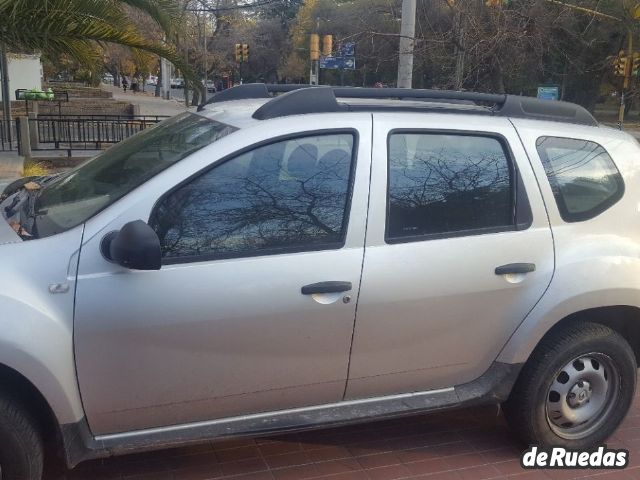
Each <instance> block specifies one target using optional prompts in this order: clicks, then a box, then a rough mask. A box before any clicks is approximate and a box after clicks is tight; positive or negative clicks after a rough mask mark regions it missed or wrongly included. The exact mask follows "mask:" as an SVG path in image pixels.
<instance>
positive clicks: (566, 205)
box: [536, 137, 624, 222]
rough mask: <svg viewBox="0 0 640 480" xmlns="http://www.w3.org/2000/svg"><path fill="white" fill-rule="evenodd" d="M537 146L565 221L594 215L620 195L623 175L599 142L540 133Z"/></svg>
mask: <svg viewBox="0 0 640 480" xmlns="http://www.w3.org/2000/svg"><path fill="white" fill-rule="evenodd" d="M536 146H537V149H538V154H539V155H540V159H541V160H542V164H543V166H544V169H545V172H546V174H547V178H548V179H549V183H550V184H551V189H552V191H553V195H554V197H555V199H556V203H557V204H558V210H559V211H560V215H561V217H562V219H563V220H564V221H565V222H580V221H584V220H589V219H591V218H594V217H596V216H598V215H599V214H601V213H602V212H604V211H605V210H607V209H608V208H610V207H611V206H612V205H614V204H615V203H616V202H617V201H618V200H620V198H622V195H623V194H624V182H623V180H622V176H621V175H620V172H619V171H618V168H617V167H616V165H615V163H614V162H613V160H612V159H611V157H610V156H609V154H608V153H607V151H606V150H605V149H604V148H603V147H602V146H601V145H599V144H597V143H595V142H591V141H587V140H577V139H571V138H559V137H540V138H539V139H538V141H537V142H536Z"/></svg>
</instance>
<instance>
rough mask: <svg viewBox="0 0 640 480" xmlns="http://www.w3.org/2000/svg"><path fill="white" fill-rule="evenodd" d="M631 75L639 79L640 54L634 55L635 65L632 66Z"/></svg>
mask: <svg viewBox="0 0 640 480" xmlns="http://www.w3.org/2000/svg"><path fill="white" fill-rule="evenodd" d="M631 75H633V76H634V77H637V76H638V75H640V52H635V53H634V54H633V63H632V64H631Z"/></svg>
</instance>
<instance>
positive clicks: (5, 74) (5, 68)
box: [0, 42, 11, 142]
mask: <svg viewBox="0 0 640 480" xmlns="http://www.w3.org/2000/svg"><path fill="white" fill-rule="evenodd" d="M0 68H1V69H2V116H3V119H4V122H3V123H4V134H5V138H6V139H7V140H8V141H9V142H11V96H10V95H9V62H8V61H7V46H6V45H5V44H4V42H3V43H0Z"/></svg>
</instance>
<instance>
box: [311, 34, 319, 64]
mask: <svg viewBox="0 0 640 480" xmlns="http://www.w3.org/2000/svg"><path fill="white" fill-rule="evenodd" d="M309 50H310V52H311V60H313V61H316V60H320V35H318V34H317V33H312V34H311V41H310V45H309Z"/></svg>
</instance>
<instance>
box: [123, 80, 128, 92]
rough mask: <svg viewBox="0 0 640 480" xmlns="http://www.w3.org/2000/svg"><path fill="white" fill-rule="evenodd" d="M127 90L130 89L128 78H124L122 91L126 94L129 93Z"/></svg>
mask: <svg viewBox="0 0 640 480" xmlns="http://www.w3.org/2000/svg"><path fill="white" fill-rule="evenodd" d="M127 88H129V82H128V81H127V77H122V90H124V93H127Z"/></svg>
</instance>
